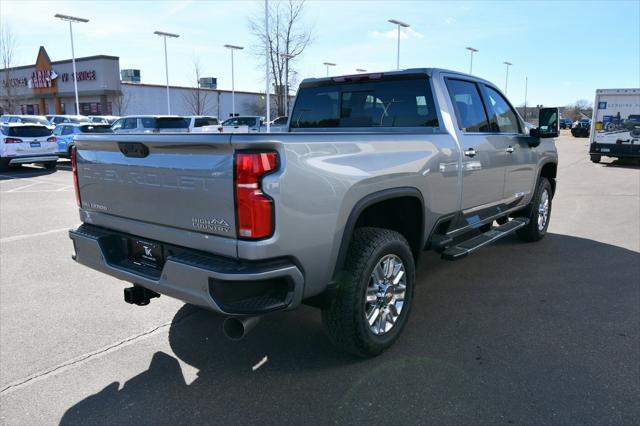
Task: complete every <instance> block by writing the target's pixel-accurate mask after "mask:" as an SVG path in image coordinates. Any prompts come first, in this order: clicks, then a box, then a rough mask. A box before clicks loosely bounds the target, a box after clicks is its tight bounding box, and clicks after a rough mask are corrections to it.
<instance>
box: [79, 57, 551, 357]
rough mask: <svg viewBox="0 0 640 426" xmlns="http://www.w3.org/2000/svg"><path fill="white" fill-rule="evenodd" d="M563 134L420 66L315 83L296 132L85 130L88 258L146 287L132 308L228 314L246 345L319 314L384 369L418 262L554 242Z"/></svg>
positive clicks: (348, 345)
mask: <svg viewBox="0 0 640 426" xmlns="http://www.w3.org/2000/svg"><path fill="white" fill-rule="evenodd" d="M558 121H559V116H558V111H557V109H556V108H546V109H542V110H541V111H540V117H539V126H538V127H537V128H535V129H531V130H527V129H526V128H525V123H524V122H523V120H522V118H521V117H520V116H519V115H518V113H517V112H516V110H515V109H514V108H513V107H512V105H511V104H510V103H509V101H508V100H507V99H506V98H505V96H504V95H503V94H502V93H501V92H500V90H498V89H497V88H496V86H495V85H493V84H491V83H490V82H488V81H484V80H481V79H479V78H477V77H473V76H470V75H466V74H461V73H457V72H453V71H446V70H440V69H411V70H404V71H396V72H385V73H377V74H368V75H357V76H342V77H333V78H319V79H307V80H304V81H303V82H302V84H301V85H300V88H299V92H298V95H297V98H296V102H295V106H294V108H293V111H292V114H291V117H290V119H289V126H288V131H287V132H283V133H269V134H267V133H260V134H255V133H254V134H237V133H236V134H228V135H227V134H206V133H205V134H167V133H165V134H127V135H120V134H110V135H99V136H98V135H96V136H90V135H86V136H85V135H82V137H79V138H78V139H77V142H76V150H75V152H74V155H73V176H74V182H75V187H76V195H77V201H78V205H79V207H80V218H81V220H82V222H83V224H82V226H80V227H79V228H78V229H76V230H73V231H70V236H71V239H72V240H73V244H74V249H75V255H74V259H75V260H76V261H77V262H79V263H81V264H83V265H86V266H88V267H90V268H93V269H96V270H99V271H102V272H104V273H106V274H108V275H111V276H114V277H116V278H119V279H121V280H124V281H127V282H130V283H133V286H132V287H129V288H126V289H125V301H127V302H129V303H134V304H138V305H146V304H148V303H149V302H150V300H151V299H152V298H154V297H157V296H159V295H160V294H165V295H168V296H171V297H175V298H178V299H180V300H182V301H184V302H186V303H190V304H193V305H198V306H201V307H204V308H206V309H210V310H212V311H215V312H218V313H220V314H222V315H225V316H227V319H226V320H225V322H224V330H225V333H226V334H227V336H229V337H231V338H241V337H242V336H243V335H244V334H245V333H246V332H248V330H249V329H250V328H251V327H252V326H253V325H254V324H255V323H256V322H257V321H258V320H259V319H260V318H261V317H262V316H264V315H265V314H267V313H270V312H274V311H281V310H290V309H294V308H296V307H297V306H299V305H300V304H301V303H306V304H309V305H312V306H316V307H319V308H320V309H322V319H323V323H324V325H325V326H326V328H327V332H328V335H329V338H330V340H331V341H332V342H334V343H335V344H336V345H338V346H339V347H341V348H343V349H344V350H346V351H348V352H350V353H353V354H356V355H359V356H375V355H377V354H379V353H380V352H382V351H383V350H384V349H386V348H387V347H389V346H390V345H391V344H392V343H393V342H394V341H395V340H396V338H397V337H398V335H399V334H400V332H401V331H402V329H403V327H404V325H405V324H406V322H407V317H408V315H409V311H410V309H411V304H412V299H413V292H414V287H415V282H416V277H415V270H416V262H417V261H418V258H419V255H420V252H421V251H423V250H426V249H431V250H436V251H438V252H440V253H442V257H443V258H444V259H447V260H457V259H460V258H462V257H464V256H465V255H467V254H469V253H471V252H473V251H474V250H476V249H478V248H480V247H482V246H485V245H487V244H488V243H491V242H493V241H495V240H497V239H499V238H502V237H504V236H506V235H509V234H511V233H514V232H515V233H517V235H518V236H519V237H520V238H521V239H522V240H524V241H536V240H539V239H541V238H542V237H544V235H545V233H546V231H547V227H548V225H549V218H550V213H551V203H552V199H553V195H554V191H555V187H556V185H555V177H556V170H557V163H558V156H557V152H556V148H555V145H554V143H553V139H552V138H553V137H556V136H557V135H558ZM461 267H464V266H463V264H461ZM496 273H499V271H496Z"/></svg>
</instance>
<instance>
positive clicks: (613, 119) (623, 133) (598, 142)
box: [589, 89, 640, 163]
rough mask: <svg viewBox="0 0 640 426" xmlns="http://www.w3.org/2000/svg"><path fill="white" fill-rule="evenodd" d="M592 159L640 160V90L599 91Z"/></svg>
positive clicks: (594, 106)
mask: <svg viewBox="0 0 640 426" xmlns="http://www.w3.org/2000/svg"><path fill="white" fill-rule="evenodd" d="M591 126H592V127H591V136H590V138H591V139H590V144H589V155H590V156H591V161H593V162H594V163H599V162H600V159H601V158H602V157H603V156H604V157H615V158H634V157H635V158H640V89H598V90H596V99H595V102H594V103H593V118H592V120H591Z"/></svg>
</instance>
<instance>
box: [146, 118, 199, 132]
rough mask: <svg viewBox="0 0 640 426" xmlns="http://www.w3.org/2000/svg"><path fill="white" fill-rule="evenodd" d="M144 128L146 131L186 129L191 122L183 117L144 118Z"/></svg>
mask: <svg viewBox="0 0 640 426" xmlns="http://www.w3.org/2000/svg"><path fill="white" fill-rule="evenodd" d="M142 127H144V128H145V129H186V128H188V127H189V121H188V120H187V119H186V118H183V117H158V118H154V117H144V118H142Z"/></svg>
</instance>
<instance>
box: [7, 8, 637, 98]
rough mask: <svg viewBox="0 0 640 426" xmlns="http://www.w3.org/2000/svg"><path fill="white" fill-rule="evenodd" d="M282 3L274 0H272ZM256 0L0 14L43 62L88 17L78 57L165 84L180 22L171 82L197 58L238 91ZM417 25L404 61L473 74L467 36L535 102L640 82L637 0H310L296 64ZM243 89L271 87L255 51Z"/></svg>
mask: <svg viewBox="0 0 640 426" xmlns="http://www.w3.org/2000/svg"><path fill="white" fill-rule="evenodd" d="M271 1H274V0H271ZM263 7H264V3H263V2H262V1H260V0H258V1H231V0H229V1H207V0H197V1H127V2H117V1H46V2H30V1H18V0H2V1H1V2H0V16H1V17H2V23H3V25H4V24H5V23H8V24H9V25H10V26H11V28H12V30H13V32H14V34H15V36H16V38H17V39H18V52H17V55H16V61H15V62H16V64H17V65H27V64H32V63H34V62H35V58H36V54H37V51H38V47H39V46H40V45H43V46H45V48H46V49H47V52H48V53H49V56H50V57H51V59H52V60H54V61H55V60H62V59H68V58H70V56H71V51H70V43H69V32H68V26H67V24H66V23H64V22H61V21H59V20H57V19H54V18H53V15H54V14H55V13H62V14H70V15H75V16H81V17H84V18H88V19H90V22H89V23H87V24H79V25H76V26H74V35H75V49H76V56H77V57H81V56H90V55H96V54H107V55H115V56H119V57H120V67H121V68H123V69H124V68H139V69H141V71H142V80H143V82H145V83H164V63H163V60H164V57H163V50H162V41H161V39H160V38H158V37H157V36H154V35H153V34H152V33H153V31H155V30H163V31H168V32H175V33H178V34H180V35H181V37H180V38H178V39H175V40H169V76H170V82H171V84H177V85H192V80H193V78H192V77H191V75H192V73H193V66H192V63H193V60H192V58H193V57H194V56H196V57H198V58H199V60H200V62H201V67H202V69H203V71H204V74H205V75H207V76H213V77H218V87H219V88H223V89H230V86H231V67H230V58H229V52H228V51H227V50H226V49H225V48H224V47H223V45H224V44H227V43H230V44H237V45H242V46H246V47H250V46H251V45H254V44H255V40H254V38H253V37H252V35H251V34H250V32H249V29H248V23H247V21H248V18H249V17H252V16H259V15H261V14H262V13H264V12H263ZM389 18H395V19H399V20H401V21H405V22H407V23H409V24H411V28H410V30H409V31H406V32H405V33H404V34H403V37H402V41H401V59H400V66H401V68H411V67H432V66H433V67H441V68H448V69H453V70H460V71H465V72H468V70H469V52H468V51H467V50H465V47H466V46H472V47H474V48H476V49H479V52H478V53H476V54H475V56H474V64H473V68H474V69H473V71H474V74H476V75H479V76H481V77H483V78H486V79H488V80H490V81H493V82H494V83H496V84H498V85H499V86H500V87H501V88H504V81H505V66H504V65H503V62H504V61H505V60H508V61H510V62H512V63H513V66H512V67H511V69H510V71H509V88H508V96H509V98H510V99H511V100H512V102H514V103H515V104H518V105H519V104H521V103H522V102H524V92H525V77H526V76H528V78H529V89H528V103H529V104H544V105H549V106H550V105H565V104H567V103H570V102H574V101H576V100H578V99H587V100H589V101H592V100H593V97H594V91H595V89H596V88H609V87H640V1H638V0H630V1H604V0H603V1H555V2H543V1H514V2H508V1H499V2H481V1H475V2H462V1H449V2H431V1H337V0H335V1H333V0H326V1H321V0H316V1H313V0H310V1H308V2H307V7H306V12H305V16H304V18H303V22H304V25H305V26H308V27H310V28H313V32H314V41H313V44H312V45H311V46H310V47H309V48H308V49H307V50H306V51H305V53H304V54H303V56H302V57H300V58H298V59H297V60H296V63H295V65H292V66H295V67H296V69H297V71H298V72H299V75H300V76H301V77H313V76H323V75H325V68H324V66H323V65H322V63H323V62H325V61H328V62H335V63H336V64H337V66H336V67H334V69H332V73H333V74H350V73H354V72H355V69H356V68H364V69H367V70H369V71H384V70H389V69H394V68H395V61H396V33H395V27H394V26H393V25H392V24H390V23H388V22H387V19H389ZM235 59H236V61H235V63H236V90H255V91H258V90H264V89H263V87H264V82H263V81H264V80H263V75H264V71H263V69H262V68H261V66H260V62H259V60H258V58H256V57H255V56H254V55H252V54H251V53H250V52H249V51H248V50H245V51H242V52H239V53H237V54H236V56H235Z"/></svg>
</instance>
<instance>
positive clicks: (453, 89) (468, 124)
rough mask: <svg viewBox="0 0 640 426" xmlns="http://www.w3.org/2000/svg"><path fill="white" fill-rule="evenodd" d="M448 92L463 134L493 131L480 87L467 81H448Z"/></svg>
mask: <svg viewBox="0 0 640 426" xmlns="http://www.w3.org/2000/svg"><path fill="white" fill-rule="evenodd" d="M447 90H448V91H449V96H450V97H451V101H452V102H453V106H454V108H455V110H456V116H457V117H458V127H459V128H460V130H462V131H463V132H489V131H491V129H490V127H489V123H488V120H487V114H486V113H485V111H484V106H483V105H482V98H481V97H480V92H479V90H478V86H477V85H476V84H475V83H473V82H471V81H465V80H455V79H447Z"/></svg>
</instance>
